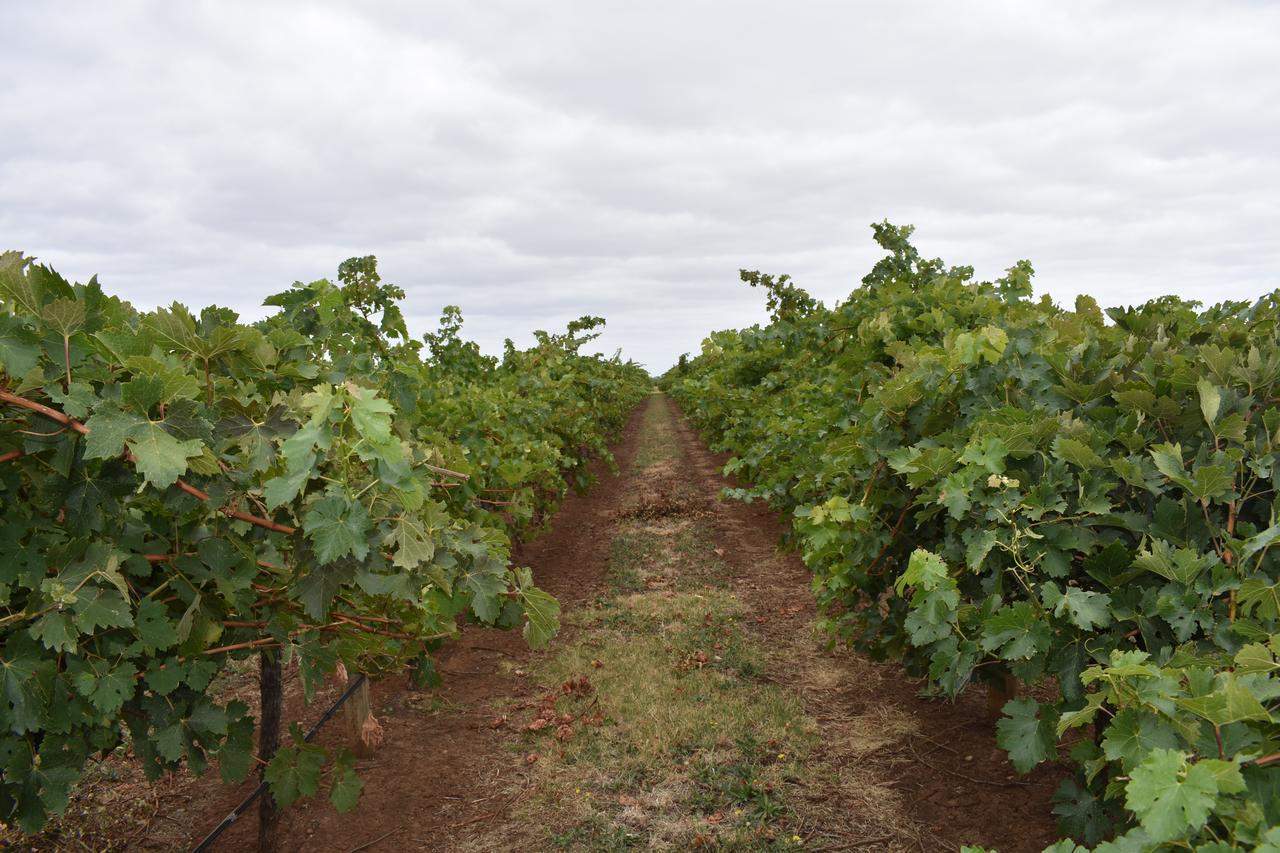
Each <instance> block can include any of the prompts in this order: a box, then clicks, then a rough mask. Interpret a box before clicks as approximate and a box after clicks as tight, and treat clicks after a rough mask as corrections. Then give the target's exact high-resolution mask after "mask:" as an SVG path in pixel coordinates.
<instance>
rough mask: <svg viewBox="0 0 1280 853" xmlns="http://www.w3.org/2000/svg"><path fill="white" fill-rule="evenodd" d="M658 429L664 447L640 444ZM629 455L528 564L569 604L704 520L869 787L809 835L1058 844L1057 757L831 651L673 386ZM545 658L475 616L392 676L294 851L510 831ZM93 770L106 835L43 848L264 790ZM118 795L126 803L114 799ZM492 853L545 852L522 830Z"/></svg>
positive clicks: (164, 845) (654, 402)
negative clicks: (515, 719)
mask: <svg viewBox="0 0 1280 853" xmlns="http://www.w3.org/2000/svg"><path fill="white" fill-rule="evenodd" d="M653 407H664V408H665V411H663V410H662V409H659V410H657V411H656V412H655V411H654V409H653ZM646 415H647V416H648V417H646ZM655 415H659V416H661V418H662V419H665V420H666V421H668V422H669V423H671V424H673V425H674V426H673V427H670V428H667V429H664V430H663V434H662V435H660V436H654V435H653V434H652V428H651V427H650V426H648V424H649V423H651V422H652V421H653V419H654V416H655ZM646 429H647V430H648V431H649V433H650V434H649V435H648V436H647V440H648V446H647V447H646V448H642V447H641V445H642V444H643V443H644V441H645V440H646V436H645V435H644V433H645V431H646ZM655 441H657V442H658V443H659V444H660V443H661V442H664V441H671V442H675V443H677V444H678V447H676V448H673V450H674V451H676V452H674V453H673V454H672V459H674V460H677V462H676V463H675V464H671V463H668V464H666V465H656V466H655V465H647V466H643V467H642V466H636V465H633V464H632V463H633V461H634V460H635V457H636V456H637V453H638V451H640V450H642V449H643V450H644V452H645V453H651V452H652V449H653V446H654V442H655ZM614 453H615V456H616V458H617V461H618V465H619V468H620V473H619V474H616V475H615V474H612V473H610V472H609V470H608V469H607V468H606V466H604V465H603V464H602V463H601V464H597V465H596V468H595V471H594V473H595V474H596V476H597V477H598V484H597V485H596V486H595V487H594V488H593V489H592V491H591V492H590V493H589V494H587V495H585V496H572V497H570V498H569V499H567V500H566V501H565V503H564V505H563V507H562V508H561V510H560V511H559V513H558V514H557V515H556V516H555V518H554V519H552V521H551V523H550V525H549V528H548V529H547V531H546V532H545V533H543V535H541V536H540V537H539V538H538V539H537V540H535V541H534V542H532V543H529V544H527V545H525V546H524V547H523V548H522V549H521V550H520V552H519V553H518V555H517V560H518V561H519V563H521V564H523V565H528V566H531V567H532V568H533V570H534V575H535V577H536V578H537V581H538V583H539V585H540V586H542V587H543V588H544V589H546V590H548V591H549V592H551V593H552V594H553V595H555V596H556V597H557V598H558V599H559V600H560V602H561V604H562V607H563V609H564V612H565V614H566V616H571V615H572V614H573V613H574V611H575V609H580V608H584V607H587V606H589V605H590V604H591V603H592V602H594V601H596V600H597V599H598V598H599V597H600V596H603V595H605V594H606V593H607V592H608V591H609V589H610V581H609V578H608V577H607V569H608V566H609V548H610V543H611V542H612V541H613V540H614V538H615V536H616V535H617V534H618V531H619V529H620V527H621V526H622V525H624V524H629V523H631V524H633V523H634V521H635V520H636V519H643V520H644V521H645V522H646V523H649V524H652V525H656V526H658V527H661V525H662V524H664V523H665V522H666V521H667V520H668V519H671V518H673V517H677V516H679V517H696V519H697V522H698V525H699V526H698V529H699V530H701V531H705V535H706V536H708V537H709V538H710V540H711V541H710V542H709V543H707V544H709V545H710V546H711V547H712V548H714V551H715V554H716V555H718V556H719V557H720V559H722V560H723V561H724V562H725V563H726V564H727V565H728V566H729V567H730V577H729V580H728V584H729V588H730V589H731V590H732V591H733V593H734V594H735V595H736V596H738V598H739V599H740V600H741V601H742V602H743V604H744V605H745V613H744V618H743V624H744V625H746V626H747V630H748V631H749V633H750V634H751V635H752V636H753V637H754V638H755V640H756V641H758V642H759V643H760V644H761V645H762V646H763V647H764V648H766V649H768V650H769V659H768V668H767V671H766V673H765V676H764V677H765V678H767V679H768V680H771V681H774V682H776V683H778V684H781V685H783V686H784V687H785V688H786V689H787V690H789V691H792V692H794V694H795V695H796V696H798V697H800V698H801V699H802V701H803V703H804V706H805V713H806V714H807V715H809V717H811V718H812V719H813V720H815V721H816V723H817V726H818V727H819V730H820V734H821V743H822V746H821V748H820V752H821V756H820V757H821V759H822V761H823V762H824V766H828V767H835V768H837V769H839V768H846V769H847V770H848V771H849V773H850V774H852V775H851V776H850V778H853V779H856V780H857V785H856V786H855V787H856V790H845V789H843V788H841V789H832V791H831V794H830V800H829V802H825V803H822V802H819V803H816V804H814V805H815V808H818V811H816V812H814V813H818V814H820V813H821V809H824V808H825V809H826V810H827V813H828V814H831V815H832V816H833V817H832V821H833V823H832V826H831V830H832V831H833V832H834V831H836V830H837V828H838V832H839V833H847V836H842V837H840V838H839V839H838V841H835V842H833V841H832V838H831V837H830V835H828V834H826V833H822V832H817V831H815V834H814V835H813V840H814V843H812V844H806V845H804V849H827V850H837V849H839V850H889V849H920V850H933V849H937V850H957V849H958V848H959V846H960V845H961V844H982V845H985V846H988V847H992V848H996V847H998V848H999V849H1000V850H1001V851H1004V853H1019V851H1038V850H1041V849H1042V848H1043V847H1044V846H1046V845H1047V844H1049V843H1051V842H1052V841H1053V840H1054V839H1055V838H1057V831H1056V829H1055V826H1054V820H1053V816H1052V814H1051V802H1050V799H1051V795H1052V792H1053V789H1054V787H1055V786H1056V784H1057V782H1058V781H1059V780H1060V779H1061V778H1062V775H1063V773H1064V771H1063V770H1062V769H1061V768H1055V767H1047V768H1041V769H1039V770H1037V771H1036V772H1035V773H1033V774H1031V775H1030V776H1028V777H1019V776H1017V775H1016V773H1015V771H1014V770H1013V768H1012V767H1011V766H1010V765H1009V763H1008V762H1007V761H1006V760H1005V758H1004V755H1003V753H1002V752H1001V751H1000V750H999V749H998V748H997V747H996V744H995V740H994V726H993V724H992V722H991V720H990V717H989V716H988V712H987V707H986V697H985V695H982V694H981V692H976V693H974V694H973V695H966V696H964V697H961V699H960V701H958V702H956V703H954V704H952V703H946V702H941V701H937V700H926V699H922V698H919V695H918V694H919V692H920V687H921V685H920V683H919V682H918V681H917V680H915V679H912V678H909V677H908V676H906V675H905V674H904V673H903V672H902V671H901V670H900V669H898V668H897V667H896V666H894V665H892V664H881V663H873V662H871V661H868V660H866V659H865V658H863V657H861V656H859V655H857V654H856V653H853V652H851V651H848V650H844V649H836V650H834V651H826V650H825V646H824V642H825V641H824V638H822V637H819V636H817V635H816V634H815V633H814V631H813V627H812V626H813V624H814V622H815V620H816V613H815V608H814V603H813V595H812V593H811V591H810V575H809V573H808V572H807V570H806V569H805V567H804V565H803V564H802V563H801V561H800V560H799V558H798V557H797V556H796V555H795V554H792V553H787V552H780V551H779V548H778V543H779V542H780V540H781V537H782V534H783V532H784V527H783V522H782V521H781V520H780V519H779V518H778V516H777V514H776V513H775V512H773V511H771V510H770V509H769V508H768V507H766V506H763V505H760V504H755V505H745V504H742V503H739V502H736V501H728V500H723V499H721V498H720V491H721V490H722V489H723V488H724V487H726V486H729V485H732V484H731V483H730V482H729V481H728V480H726V479H725V478H724V477H723V476H722V474H721V470H722V466H723V463H724V458H723V457H721V456H718V455H716V454H713V453H711V452H710V451H709V450H707V448H706V446H705V444H704V443H703V442H702V441H701V439H700V438H699V436H698V435H697V434H696V432H695V431H694V430H693V429H692V428H691V427H690V426H689V424H688V423H687V422H686V421H685V420H684V419H683V417H682V416H680V414H679V412H678V411H677V410H676V408H675V406H674V404H673V403H671V401H670V400H668V399H667V398H666V397H665V396H662V395H658V394H655V395H654V396H652V397H651V398H650V399H649V400H648V401H647V402H646V403H645V404H644V406H642V407H641V409H640V410H639V411H637V412H636V413H635V414H634V415H633V416H632V418H631V420H630V422H629V424H628V426H627V428H626V430H625V432H624V434H623V437H622V440H621V442H620V443H619V444H618V446H617V447H616V448H615V450H614ZM655 469H657V470H659V471H661V472H662V473H661V475H660V476H656V475H655V474H654V470H655ZM565 621H566V623H569V624H571V623H572V622H573V620H572V619H571V618H566V620H565ZM575 641H576V638H575V629H573V628H567V629H566V630H565V631H563V632H562V634H561V636H560V637H559V638H557V640H556V641H555V644H566V643H574V642H575ZM547 654H549V653H548V652H532V651H530V650H528V649H527V648H526V647H525V646H524V643H523V640H522V639H521V637H520V635H519V634H518V632H503V631H497V630H489V629H483V628H476V627H468V628H467V629H466V630H465V631H464V632H463V635H462V637H461V638H460V639H459V640H458V641H457V642H455V643H453V644H451V645H450V646H449V647H448V648H447V649H446V650H445V651H444V652H443V654H442V657H441V659H440V661H439V669H440V671H441V673H442V675H443V677H444V685H443V686H442V687H441V688H438V689H435V690H415V689H413V688H411V687H410V686H409V685H408V684H407V681H406V680H405V679H403V678H394V679H387V680H384V681H381V682H379V683H377V684H375V685H374V688H373V708H374V713H375V714H376V715H377V718H378V720H379V722H380V723H381V724H382V726H383V729H384V731H385V741H384V743H383V744H382V746H381V747H380V748H379V749H378V751H377V753H376V755H375V756H374V757H373V758H371V759H368V760H364V761H361V762H359V764H358V769H359V772H360V775H361V777H362V778H363V779H364V782H365V787H364V793H363V795H362V798H361V800H360V803H359V805H358V806H357V808H356V810H355V811H353V812H350V813H347V814H338V813H337V812H336V811H335V810H334V809H333V808H332V807H331V806H330V805H329V804H328V802H327V801H324V800H323V799H317V800H313V801H303V802H300V803H299V804H297V805H295V806H294V807H292V808H290V809H288V810H286V811H285V813H284V816H283V818H282V827H281V833H280V837H281V838H282V839H283V840H284V843H283V849H284V850H286V851H307V853H322V851H337V853H355V851H362V850H370V851H399V850H433V851H440V850H443V851H448V850H461V849H463V848H473V847H474V840H475V839H476V838H477V837H484V838H486V839H491V838H493V837H494V836H493V832H494V830H495V829H500V828H501V827H502V825H503V824H504V822H505V821H507V820H509V819H511V814H512V813H513V811H514V810H515V809H516V807H517V804H518V803H519V801H520V800H521V799H522V798H523V797H525V796H526V795H527V794H528V792H529V790H530V788H531V786H532V784H533V779H532V772H531V767H530V766H529V765H528V764H527V762H526V756H525V753H524V752H523V751H522V749H521V746H520V741H519V735H518V733H515V732H513V731H511V727H510V726H508V725H506V724H505V722H504V721H503V719H502V717H501V716H500V715H499V713H498V711H499V709H501V708H503V707H510V706H512V705H514V704H518V703H521V702H530V703H533V702H536V699H537V697H538V696H539V695H542V694H544V693H545V692H546V691H547V690H548V685H545V684H537V683H534V682H535V681H536V679H535V678H533V677H531V676H530V674H529V673H530V672H532V671H533V670H535V669H536V667H537V665H538V662H539V661H540V660H545V657H544V656H546V655H547ZM254 687H255V686H254V684H253V682H252V679H251V677H250V674H249V673H246V674H245V677H244V681H243V682H242V683H241V684H240V685H238V686H235V685H233V686H232V689H235V690H237V692H241V693H242V694H243V698H244V699H246V700H247V701H251V702H252V700H253V699H254V698H255V697H254V695H253V694H254V693H256V689H254ZM338 692H339V686H338V685H336V684H335V685H330V686H328V687H326V689H325V690H323V691H321V694H320V695H319V696H317V698H316V700H315V701H314V702H313V703H312V704H310V705H307V704H305V703H304V702H303V701H302V696H301V686H300V683H299V680H298V679H297V678H296V675H295V676H293V677H289V678H288V680H287V682H286V710H285V719H286V720H289V719H294V720H299V721H300V722H301V723H302V725H303V726H304V727H306V726H308V725H310V723H311V722H312V721H313V720H314V719H316V718H317V717H318V716H319V715H320V713H321V712H322V710H323V709H324V708H326V707H328V705H329V704H330V703H331V702H332V700H333V699H334V698H335V697H336V695H337V693H338ZM342 736H343V731H342V727H341V725H340V724H330V726H329V727H327V728H326V729H325V730H324V731H323V732H322V733H321V735H320V737H319V738H318V742H320V743H322V744H329V745H334V746H337V745H339V744H340V742H341V738H342ZM95 784H96V787H95V790H94V791H93V792H91V796H90V795H85V796H82V797H78V798H77V800H76V802H75V803H74V804H73V809H75V808H80V809H82V810H84V813H85V815H86V818H87V819H89V820H93V819H94V818H93V817H92V815H93V814H94V813H95V812H94V811H93V810H94V808H98V809H100V810H99V811H98V812H96V813H97V814H98V815H100V817H99V818H98V820H100V821H101V824H100V826H99V827H98V831H97V832H86V833H84V834H82V835H81V836H79V840H76V841H74V842H73V841H72V837H73V836H72V835H66V836H64V838H63V839H62V841H57V840H56V839H51V840H50V842H46V843H44V844H42V845H40V847H41V849H55V848H56V849H77V850H79V849H104V848H105V847H107V846H110V847H112V848H114V849H131V850H174V849H190V848H191V847H192V846H194V845H195V844H196V843H197V842H199V840H200V839H201V838H203V836H204V835H205V833H207V832H208V831H209V830H210V829H211V828H212V827H213V826H214V825H215V824H217V823H218V821H220V820H221V819H222V818H223V817H224V816H225V815H226V814H227V813H228V812H229V811H230V810H231V809H232V808H233V807H234V806H235V805H236V803H238V802H239V801H240V799H241V798H242V797H243V796H244V794H245V793H247V791H248V790H250V789H251V788H252V785H251V784H249V783H246V784H245V785H242V786H239V787H235V788H233V787H228V786H224V785H221V784H220V783H219V782H218V780H217V778H216V772H213V773H210V774H207V775H206V776H205V777H203V778H189V777H186V776H180V775H175V776H173V777H171V778H170V779H169V780H168V781H167V782H165V783H162V784H161V785H159V786H146V785H145V784H143V783H140V782H139V781H138V779H137V778H136V777H129V776H127V775H126V776H125V777H123V778H120V777H117V778H115V779H110V780H105V781H102V782H101V783H100V784H99V783H95ZM121 792H124V793H123V795H122V793H121ZM811 796H816V797H819V798H821V797H822V796H823V794H822V792H818V793H817V794H813V793H812V792H811ZM113 797H114V802H115V803H116V805H113V806H109V807H108V808H106V809H105V810H101V809H102V807H101V803H103V802H107V803H111V802H113ZM104 798H105V799H104ZM95 803H96V804H98V805H97V806H95V805H94V804H95ZM836 816H838V817H839V819H838V821H837V819H836ZM548 817H549V818H550V817H551V816H550V815H548ZM256 824H257V821H256V815H255V814H254V813H253V812H250V813H249V814H247V815H246V816H245V817H244V818H243V819H241V820H240V821H238V822H237V824H236V825H233V827H232V828H231V829H230V830H229V831H228V832H227V833H225V834H224V835H223V836H222V838H221V839H220V840H219V841H218V843H217V844H216V846H215V847H214V849H215V850H225V851H233V850H237V851H238V850H252V849H253V846H254V838H255V833H256ZM816 829H821V828H820V827H818V828H816ZM86 839H87V840H86ZM487 849H511V850H523V849H530V848H529V847H528V846H525V845H523V844H521V843H518V842H515V841H514V840H513V842H512V845H511V846H503V844H502V842H501V841H494V842H492V843H491V844H490V845H489V846H488V848H487Z"/></svg>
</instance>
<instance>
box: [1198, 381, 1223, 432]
mask: <svg viewBox="0 0 1280 853" xmlns="http://www.w3.org/2000/svg"><path fill="white" fill-rule="evenodd" d="M1196 391H1198V392H1199V394H1200V413H1201V414H1203V415H1204V422H1205V423H1206V424H1208V425H1209V427H1210V428H1212V427H1213V424H1214V422H1215V421H1217V420H1218V411H1219V410H1220V409H1221V408H1222V390H1221V389H1220V388H1218V387H1217V386H1215V385H1214V384H1213V383H1212V382H1210V381H1209V380H1207V379H1201V380H1200V381H1199V382H1197V383H1196Z"/></svg>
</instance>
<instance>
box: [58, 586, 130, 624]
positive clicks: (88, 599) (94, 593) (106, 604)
mask: <svg viewBox="0 0 1280 853" xmlns="http://www.w3.org/2000/svg"><path fill="white" fill-rule="evenodd" d="M72 609H73V610H74V611H75V614H76V615H75V623H76V628H77V629H78V630H79V631H80V633H81V634H92V633H94V632H95V631H96V630H97V629H99V628H128V627H130V626H132V625H133V615H132V614H131V613H130V612H129V602H127V601H125V600H124V598H123V597H122V596H121V595H120V593H118V592H116V591H115V590H114V589H103V588H102V587H92V588H90V589H88V590H81V591H80V593H79V594H78V595H77V597H76V602H75V604H73V605H72Z"/></svg>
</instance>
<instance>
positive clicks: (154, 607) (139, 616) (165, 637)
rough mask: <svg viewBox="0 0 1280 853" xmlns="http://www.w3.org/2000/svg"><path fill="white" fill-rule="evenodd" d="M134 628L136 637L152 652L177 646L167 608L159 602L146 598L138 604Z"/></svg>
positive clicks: (175, 635) (175, 631)
mask: <svg viewBox="0 0 1280 853" xmlns="http://www.w3.org/2000/svg"><path fill="white" fill-rule="evenodd" d="M134 627H135V628H137V630H138V637H139V638H140V639H141V640H142V642H143V644H144V645H145V646H146V647H147V648H148V649H150V650H151V651H152V652H157V651H162V650H164V649H169V648H172V647H173V646H176V645H177V644H178V632H177V629H176V627H175V626H174V624H173V622H172V621H171V620H170V619H169V615H168V608H166V607H165V606H164V605H163V604H161V603H160V602H158V601H156V600H154V599H150V598H146V599H143V600H142V601H140V602H138V612H137V613H136V614H135V615H134Z"/></svg>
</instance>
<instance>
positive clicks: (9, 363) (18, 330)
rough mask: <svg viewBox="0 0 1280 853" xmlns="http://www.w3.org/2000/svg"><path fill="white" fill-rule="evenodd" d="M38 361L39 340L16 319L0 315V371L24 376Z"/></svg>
mask: <svg viewBox="0 0 1280 853" xmlns="http://www.w3.org/2000/svg"><path fill="white" fill-rule="evenodd" d="M39 360H40V338H39V336H38V335H36V333H35V332H33V331H31V330H30V329H28V328H27V326H26V325H25V324H24V323H23V322H22V320H20V319H19V318H17V317H13V316H10V315H3V314H0V370H3V371H4V372H5V373H7V374H9V375H10V376H17V377H21V376H26V375H27V374H28V373H30V372H31V371H32V370H34V369H35V366H36V364H37V363H38V362H39Z"/></svg>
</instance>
